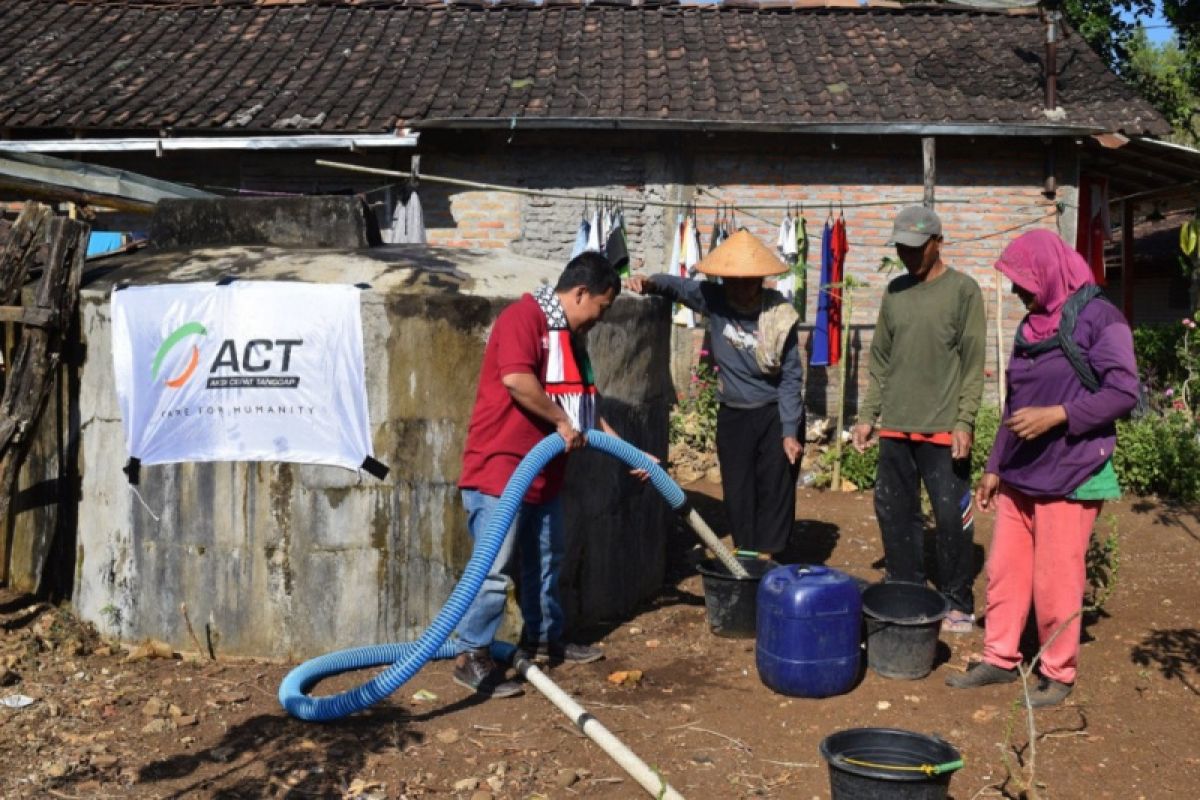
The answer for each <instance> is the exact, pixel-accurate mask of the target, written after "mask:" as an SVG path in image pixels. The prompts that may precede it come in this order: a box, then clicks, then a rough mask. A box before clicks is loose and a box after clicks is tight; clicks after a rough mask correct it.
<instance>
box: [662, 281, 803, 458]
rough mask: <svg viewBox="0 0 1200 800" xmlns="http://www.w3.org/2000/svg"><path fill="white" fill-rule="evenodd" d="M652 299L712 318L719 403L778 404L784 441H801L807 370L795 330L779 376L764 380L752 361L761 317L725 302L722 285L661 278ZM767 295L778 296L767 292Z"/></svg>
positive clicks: (745, 405)
mask: <svg viewBox="0 0 1200 800" xmlns="http://www.w3.org/2000/svg"><path fill="white" fill-rule="evenodd" d="M648 284H649V285H650V289H651V291H652V292H653V293H654V294H658V295H662V296H663V297H667V298H669V299H671V300H673V301H676V302H679V303H683V304H684V305H685V306H687V307H688V308H690V309H692V310H693V311H696V312H699V313H701V314H704V315H705V316H706V317H708V331H709V335H710V338H711V339H712V349H713V358H714V359H715V360H716V362H717V366H718V367H720V370H719V371H718V373H717V399H718V400H720V402H721V403H723V404H725V405H727V406H731V407H733V408H761V407H763V406H765V405H768V404H770V403H778V404H779V423H780V426H781V428H782V430H783V435H784V436H795V437H796V438H800V436H801V431H800V423H801V420H802V418H803V416H804V396H803V389H804V365H803V363H802V362H801V360H800V348H799V347H798V346H797V334H796V329H795V328H793V329H792V331H791V333H789V334H788V337H787V340H786V341H785V343H784V346H783V358H782V362H783V363H782V367H781V369H780V371H779V374H778V375H765V374H763V371H762V370H761V369H759V367H758V361H757V360H756V359H755V357H754V347H755V344H756V341H757V336H756V334H757V333H758V314H757V312H753V313H750V314H744V313H742V312H740V311H737V310H736V309H734V308H733V306H731V305H730V304H729V301H728V300H726V299H725V291H724V289H722V288H721V285H720V284H719V283H714V282H712V281H694V280H691V279H689V278H679V277H676V276H674V275H666V274H664V273H658V274H655V275H651V276H649V280H648ZM763 291H764V292H771V291H774V290H772V289H763Z"/></svg>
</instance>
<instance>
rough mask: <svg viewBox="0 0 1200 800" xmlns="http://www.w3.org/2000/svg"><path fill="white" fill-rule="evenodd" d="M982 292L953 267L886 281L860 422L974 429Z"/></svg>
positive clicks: (922, 429)
mask: <svg viewBox="0 0 1200 800" xmlns="http://www.w3.org/2000/svg"><path fill="white" fill-rule="evenodd" d="M986 325H987V323H986V319H985V316H984V311H983V293H982V292H980V291H979V284H977V283H976V282H975V281H974V279H972V278H971V277H969V276H968V275H964V274H963V273H961V272H958V271H956V270H953V269H947V270H946V271H945V272H944V273H942V274H941V275H939V276H938V277H937V278H934V279H933V280H931V281H928V282H925V283H922V282H920V281H918V280H916V279H915V278H914V277H912V276H911V275H908V274H905V275H901V276H900V277H898V278H896V279H894V280H893V281H892V282H891V283H889V284H888V287H887V291H886V292H885V293H884V295H883V302H882V303H881V304H880V306H879V319H878V320H877V321H876V323H875V335H874V337H873V338H872V339H871V362H870V367H869V377H868V383H867V393H866V397H865V398H863V401H862V403H860V404H859V412H858V420H859V422H868V423H873V424H878V425H879V427H880V428H886V429H888V430H895V431H905V432H908V433H939V432H942V431H950V430H955V429H957V430H965V431H974V429H975V415H976V414H977V413H978V412H979V403H980V400H981V398H982V396H983V359H984V347H985V345H986V340H987V328H986Z"/></svg>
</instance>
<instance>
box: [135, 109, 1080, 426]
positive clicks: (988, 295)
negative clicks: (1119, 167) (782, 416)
mask: <svg viewBox="0 0 1200 800" xmlns="http://www.w3.org/2000/svg"><path fill="white" fill-rule="evenodd" d="M937 147H938V153H937V200H938V202H937V210H938V213H939V214H940V215H941V217H942V220H943V223H944V227H945V235H946V245H945V248H944V253H945V258H946V261H947V263H948V264H950V265H951V266H952V267H955V268H957V269H961V270H963V271H965V272H967V273H968V274H970V275H972V276H973V277H974V278H975V279H976V280H977V281H978V282H979V283H980V286H981V288H982V289H983V292H984V298H985V300H986V304H987V308H988V335H989V339H990V343H989V347H988V362H987V369H988V370H989V372H990V373H991V374H993V375H994V373H995V369H996V352H997V348H996V345H995V339H994V337H995V319H994V317H995V314H996V304H997V293H996V273H995V271H994V270H993V268H992V264H993V263H994V261H995V259H996V257H997V256H998V255H999V253H1000V251H1001V250H1002V249H1003V247H1004V245H1005V244H1007V243H1008V242H1009V241H1011V240H1012V239H1013V238H1015V237H1016V236H1017V235H1018V234H1019V233H1020V232H1022V231H1024V230H1029V229H1031V228H1032V227H1035V226H1037V225H1043V226H1046V227H1054V226H1055V225H1056V224H1058V221H1057V220H1056V219H1055V216H1054V212H1055V208H1054V204H1053V201H1051V200H1048V199H1046V198H1045V197H1043V196H1042V194H1041V188H1042V183H1043V178H1044V175H1043V172H1042V170H1043V164H1044V163H1045V153H1044V151H1043V149H1042V148H1043V145H1042V144H1041V142H1040V141H1039V140H1036V139H983V138H980V139H975V140H967V139H956V138H941V139H939V140H938V144H937ZM420 153H421V156H422V163H421V169H422V171H423V172H424V173H427V174H431V175H440V176H447V177H453V178H459V179H463V180H471V181H477V182H483V183H492V184H498V185H503V186H515V187H522V188H526V189H536V190H544V191H552V192H564V193H571V194H575V195H584V194H586V195H589V196H591V197H593V198H594V197H596V196H599V195H613V196H621V197H624V198H626V202H625V217H626V221H627V223H628V234H629V244H630V253H631V257H632V262H633V267H634V269H637V270H642V271H648V272H654V271H659V270H661V269H662V267H663V264H664V263H665V261H666V260H667V258H668V256H669V253H670V233H669V231H670V229H671V228H672V227H673V225H674V222H675V219H676V214H677V211H676V209H667V208H662V207H659V206H655V205H651V204H647V202H646V201H666V202H681V201H691V200H693V199H694V200H695V201H696V202H699V203H701V204H706V203H707V204H711V203H714V202H717V201H722V202H726V203H733V204H735V205H742V206H747V205H750V206H753V205H771V204H784V203H793V204H797V205H798V204H799V203H801V202H803V203H804V211H805V215H806V217H807V219H808V220H809V223H810V225H809V233H810V236H811V241H812V246H811V249H810V264H811V265H812V266H813V271H812V273H810V275H811V278H812V279H811V280H810V281H809V287H810V290H809V302H808V305H809V310H808V318H809V319H810V320H811V319H813V318H814V317H815V306H816V293H815V291H814V290H813V287H814V286H815V285H816V283H817V281H818V275H819V272H818V269H819V265H820V257H819V254H820V248H819V242H820V229H821V225H822V223H823V222H824V219H825V217H826V215H827V213H828V211H829V209H830V208H831V207H832V208H833V210H834V212H835V213H840V212H841V210H842V205H843V204H851V205H850V206H849V207H846V208H845V209H844V213H845V217H846V223H847V229H848V233H849V240H850V252H849V256H848V258H847V262H846V268H847V270H848V272H849V273H850V274H852V275H854V276H855V277H856V278H858V279H859V280H861V281H864V282H866V283H867V287H866V288H864V289H862V290H859V291H858V292H857V293H856V295H855V306H854V313H853V319H852V321H851V322H852V325H851V334H852V336H851V348H850V350H851V353H850V357H851V358H850V367H851V376H852V378H851V381H850V382H849V383H848V385H847V397H848V399H849V404H850V407H851V408H853V407H854V406H855V405H856V403H857V399H858V396H859V394H860V393H861V391H862V388H863V382H864V379H865V361H866V357H865V354H866V352H867V348H869V346H870V338H871V330H872V327H873V324H874V320H875V316H876V314H877V312H878V308H879V299H880V296H881V292H882V291H883V287H884V286H885V285H886V283H887V280H888V276H887V275H884V274H882V273H880V272H879V271H878V267H879V265H880V263H881V261H882V259H883V257H884V256H885V255H890V254H892V253H893V251H892V249H891V248H889V247H887V244H886V243H887V240H888V237H889V234H890V231H891V219H892V217H893V215H894V214H895V213H896V211H897V210H898V208H900V207H901V206H902V205H904V204H907V203H910V202H919V200H920V198H921V195H922V189H921V175H922V167H921V146H920V140H919V139H918V138H916V137H900V136H878V137H837V138H834V137H830V136H784V135H754V134H712V135H695V136H684V135H666V134H662V135H648V134H647V135H635V134H629V133H624V132H592V133H588V132H577V133H570V134H555V133H552V132H542V133H529V132H521V133H519V134H515V135H511V134H495V133H485V132H475V133H468V132H459V133H451V132H436V131H427V132H425V133H423V134H422V140H421V147H420ZM410 155H411V152H410V151H394V152H389V153H380V152H369V153H361V154H355V155H353V156H351V155H347V154H344V153H343V154H320V153H303V154H264V155H259V156H256V157H255V158H250V157H249V156H243V157H242V158H241V159H240V161H235V160H232V159H230V160H220V161H219V162H216V163H214V164H213V165H205V164H204V163H203V162H202V161H201V160H199V158H198V157H194V156H193V157H179V156H174V157H172V158H169V159H161V160H156V161H155V162H154V163H153V164H150V165H149V166H153V167H154V168H155V169H154V170H152V172H153V174H155V175H156V176H157V177H164V178H167V179H176V180H185V181H191V182H196V175H197V174H204V175H205V176H206V178H205V181H203V182H204V183H206V184H207V183H213V184H220V185H227V186H240V187H241V188H242V189H243V190H255V189H262V190H272V191H296V192H302V193H311V192H317V191H347V190H353V191H366V190H371V192H370V194H369V195H368V199H369V200H370V201H371V202H372V203H374V204H375V205H376V207H377V209H378V211H379V213H380V216H381V219H383V220H386V219H387V211H388V205H389V203H390V202H392V200H393V199H394V198H395V196H396V192H395V190H394V189H393V190H392V191H391V192H389V191H387V190H385V189H384V188H383V187H385V186H387V185H388V184H392V185H393V186H394V185H395V184H397V183H398V181H397V179H392V178H387V177H382V176H365V175H363V174H361V173H353V172H342V171H338V170H333V169H330V168H327V167H318V166H316V165H315V164H314V159H315V158H317V157H320V156H323V157H329V158H332V159H333V160H336V161H351V162H355V163H361V164H366V165H369V166H378V167H385V168H391V169H398V170H407V169H408V167H409V156H410ZM1057 163H1058V164H1059V165H1060V174H1059V176H1058V178H1059V185H1060V192H1059V199H1061V200H1063V201H1064V202H1065V203H1066V204H1067V206H1068V208H1069V207H1070V202H1071V198H1072V197H1073V196H1074V193H1073V189H1074V182H1075V180H1076V178H1075V163H1076V162H1075V156H1074V154H1073V153H1072V152H1071V151H1070V149H1069V147H1068V146H1067V145H1062V146H1060V148H1059V157H1058V159H1057ZM112 165H113V166H126V167H129V168H133V169H140V170H141V171H143V172H145V171H149V170H148V169H147V167H148V165H147V164H146V163H145V162H144V160H139V161H137V162H136V163H133V162H131V163H114V164H112ZM218 167H219V169H217V168H218ZM205 170H207V171H205ZM419 192H420V197H421V201H422V206H423V208H424V211H425V223H426V227H427V230H428V236H429V241H430V242H431V243H433V244H439V245H444V246H450V247H463V248H475V249H499V248H509V249H512V250H513V251H515V252H517V253H519V254H522V255H527V256H533V257H537V258H547V259H551V260H555V261H561V262H564V263H565V261H566V259H567V257H568V255H569V254H570V252H571V247H572V244H573V243H574V240H575V232H576V229H577V227H578V224H579V220H580V217H581V216H582V212H583V206H582V204H581V203H580V202H577V201H573V200H569V199H552V198H544V197H530V196H525V195H519V194H512V193H508V192H501V191H492V190H486V189H471V188H464V187H458V186H451V185H447V184H444V183H437V182H434V181H423V182H421V184H420V186H419ZM881 200H883V201H893V204H891V205H885V206H871V207H855V206H853V205H852V204H855V203H862V202H877V201H881ZM956 201H965V202H956ZM782 213H783V212H782V210H780V209H775V210H763V209H744V210H740V211H738V214H737V220H738V222H739V224H741V225H744V226H746V227H747V228H748V229H749V230H750V231H751V232H753V233H754V234H755V235H757V236H759V237H760V238H761V239H762V240H763V241H764V242H766V243H768V244H770V245H771V246H772V247H773V246H774V241H775V237H776V231H777V230H778V225H779V222H780V218H781V215H782ZM713 216H714V214H713V212H712V211H711V210H703V211H701V212H700V214H699V217H698V222H699V224H700V227H701V230H702V233H703V235H704V240H705V241H706V242H707V241H708V236H709V232H710V231H709V228H710V226H711V223H712V220H713ZM1069 216H1070V215H1069V214H1068V217H1069ZM1061 222H1062V223H1063V226H1064V229H1066V228H1067V227H1068V226H1069V222H1070V220H1069V219H1064V220H1062V221H1061ZM1066 234H1067V235H1068V237H1069V236H1070V231H1069V230H1066ZM1002 289H1003V291H1002V295H1003V299H1002V304H1003V305H1002V308H1003V312H1002V319H1003V323H1004V342H1003V343H1002V348H1001V349H1002V350H1003V352H1005V353H1007V352H1008V349H1009V342H1010V341H1011V336H1012V333H1013V329H1014V325H1015V324H1016V322H1017V321H1018V320H1019V319H1020V317H1021V314H1022V310H1021V308H1020V304H1019V303H1018V302H1017V301H1016V298H1014V297H1013V296H1012V295H1010V294H1009V293H1008V291H1007V287H1002ZM685 338H686V337H685ZM805 344H806V346H807V337H806V340H805ZM694 349H697V348H689V347H681V348H677V352H679V353H686V352H688V351H689V350H694ZM688 366H689V365H688V364H687V363H684V364H677V365H676V369H674V374H675V375H676V376H677V377H678V376H682V377H683V379H684V381H685V382H686V375H687V368H688ZM828 372H829V371H827V370H824V369H819V368H815V369H813V370H812V371H811V374H810V376H809V381H808V384H809V389H808V402H809V405H810V409H811V410H812V411H813V412H814V413H818V414H823V413H825V412H826V411H827V410H828V409H829V408H831V399H832V398H833V396H834V395H833V392H834V390H835V389H836V381H835V379H834V377H833V376H831V375H830V374H828ZM987 386H988V389H987V391H988V394H989V396H993V397H994V395H995V383H994V381H990V382H989V383H988V384H987ZM680 388H683V387H682V386H681V387H680Z"/></svg>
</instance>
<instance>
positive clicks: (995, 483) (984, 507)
mask: <svg viewBox="0 0 1200 800" xmlns="http://www.w3.org/2000/svg"><path fill="white" fill-rule="evenodd" d="M998 491H1000V476H999V475H997V474H996V473H994V472H985V473H983V477H982V478H980V479H979V485H978V486H976V487H975V505H976V506H978V507H979V510H980V511H991V510H992V509H993V508H995V507H996V492H998Z"/></svg>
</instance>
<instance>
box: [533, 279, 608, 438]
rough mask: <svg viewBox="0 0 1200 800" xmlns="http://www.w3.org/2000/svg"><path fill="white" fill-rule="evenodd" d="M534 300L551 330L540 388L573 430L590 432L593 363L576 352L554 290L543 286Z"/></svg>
mask: <svg viewBox="0 0 1200 800" xmlns="http://www.w3.org/2000/svg"><path fill="white" fill-rule="evenodd" d="M533 299H534V300H536V301H537V304H538V308H540V309H541V310H542V313H543V314H545V315H546V325H547V326H548V327H549V328H550V336H549V339H548V341H547V348H548V350H549V353H548V355H547V357H546V374H545V375H543V376H542V386H543V387H545V389H546V394H548V395H550V399H551V400H553V401H554V402H555V403H557V404H558V405H559V407H561V408H562V410H563V411H565V412H567V416H568V417H570V418H571V424H573V425H574V426H575V429H576V430H580V431H589V430H591V429H592V428H594V427H596V385H595V384H596V382H595V379H594V378H593V377H592V362H591V361H590V360H589V359H588V356H587V352H586V351H585V350H582V348H581V349H580V351H579V352H578V353H577V352H576V350H575V347H574V346H573V344H572V342H571V329H570V327H569V326H568V325H567V314H566V312H565V311H563V307H562V303H560V302H559V300H558V295H557V294H555V293H554V287H552V286H543V287H542V288H540V289H538V290H537V291H535V292H534V293H533Z"/></svg>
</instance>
